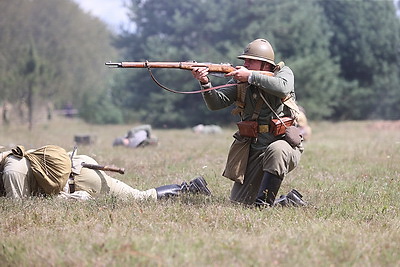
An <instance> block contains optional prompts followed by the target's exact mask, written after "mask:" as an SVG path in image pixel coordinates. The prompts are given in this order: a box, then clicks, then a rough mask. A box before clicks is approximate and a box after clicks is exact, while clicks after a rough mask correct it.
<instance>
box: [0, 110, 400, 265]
mask: <svg viewBox="0 0 400 267" xmlns="http://www.w3.org/2000/svg"><path fill="white" fill-rule="evenodd" d="M393 125H394V124H389V123H385V122H372V121H368V122H340V123H327V122H323V123H322V122H318V123H317V122H315V123H312V124H311V126H312V127H313V136H312V137H311V140H310V141H309V142H308V143H307V144H306V150H305V152H304V154H303V157H302V161H301V163H300V166H299V167H298V168H297V169H295V170H294V171H293V172H292V173H290V175H289V176H288V177H287V179H285V180H284V182H283V184H282V188H281V191H280V193H287V192H288V191H289V190H290V189H292V188H296V189H298V190H299V191H300V192H301V193H302V194H303V195H304V199H305V200H306V201H308V202H309V203H310V205H309V206H308V207H305V208H273V209H266V210H258V209H254V208H246V207H242V206H240V205H234V204H232V203H230V201H229V193H230V187H231V185H232V183H231V182H230V181H229V180H227V179H226V178H223V177H222V176H221V173H222V170H223V167H224V163H225V159H226V154H227V151H228V148H229V145H230V144H231V142H232V137H231V136H232V134H233V132H234V130H235V129H234V128H226V129H224V130H223V133H222V134H218V135H195V134H194V133H193V132H191V130H190V129H186V130H169V129H165V130H155V134H156V135H157V137H158V138H159V140H160V144H159V146H157V147H147V148H141V149H131V150H130V149H127V148H122V147H118V148H112V146H111V143H112V140H113V139H114V137H117V136H120V135H123V134H124V133H125V132H126V131H127V130H128V129H129V128H130V126H128V125H119V126H93V125H87V124H84V123H83V122H81V121H79V120H75V119H74V120H68V119H63V118H57V119H56V120H55V121H52V122H51V123H44V124H41V125H37V126H36V127H35V128H34V129H33V131H31V132H29V131H27V130H26V129H27V127H26V126H18V125H10V126H8V127H4V126H2V127H1V129H0V138H1V139H0V145H3V146H5V147H8V146H12V145H13V144H21V145H24V146H25V147H26V148H36V147H39V146H42V145H45V144H56V145H60V146H62V147H64V148H66V149H67V150H72V148H73V146H74V142H73V136H74V135H75V134H90V135H92V136H95V137H96V141H95V143H94V144H92V145H88V146H80V147H79V148H78V153H80V154H87V155H90V156H92V157H94V158H95V159H96V160H97V161H98V162H99V163H100V164H114V165H116V166H119V167H124V168H125V169H126V173H125V174H124V175H120V174H112V175H113V176H114V177H115V178H118V179H120V180H122V181H124V182H126V183H128V184H130V185H133V186H134V187H136V188H138V189H149V188H152V187H157V186H160V185H164V184H169V183H181V182H182V181H188V180H190V179H191V178H193V177H194V176H196V175H203V176H204V177H205V178H206V180H207V181H208V183H209V187H210V189H211V190H212V192H213V195H212V196H211V197H205V196H181V197H179V198H176V199H173V200H168V201H162V202H155V201H143V202H133V201H123V200H119V199H115V198H113V197H104V198H102V199H97V200H93V201H87V202H76V201H65V200H60V199H29V200H23V201H13V200H9V199H5V198H0V217H1V219H0V244H1V246H0V266H400V215H399V211H400V201H399V200H400V193H399V192H400V183H399V180H398V179H399V176H400V164H399V163H400V127H395V126H393ZM3 150H4V149H3Z"/></svg>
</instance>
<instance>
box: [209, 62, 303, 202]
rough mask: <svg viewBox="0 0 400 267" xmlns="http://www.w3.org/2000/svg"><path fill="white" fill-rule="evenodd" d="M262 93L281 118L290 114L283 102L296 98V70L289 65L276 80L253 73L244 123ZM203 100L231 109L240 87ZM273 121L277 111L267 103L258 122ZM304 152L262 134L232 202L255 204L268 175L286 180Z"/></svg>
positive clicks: (213, 107)
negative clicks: (285, 109)
mask: <svg viewBox="0 0 400 267" xmlns="http://www.w3.org/2000/svg"><path fill="white" fill-rule="evenodd" d="M229 83H236V81H234V80H231V81H230V82H229ZM210 87H211V84H210V83H209V84H207V85H203V88H210ZM258 90H261V91H262V92H264V96H265V99H266V100H267V101H268V103H269V104H270V105H271V107H272V108H274V109H275V112H276V113H277V114H278V115H279V116H283V115H288V114H284V105H283V104H282V100H281V99H283V98H285V97H286V96H287V95H289V94H291V95H292V96H293V97H294V75H293V72H292V70H291V69H290V68H289V67H287V66H285V67H283V68H282V69H281V70H279V71H277V72H276V73H275V75H274V76H273V77H271V76H267V75H263V74H260V73H256V72H253V74H252V76H251V78H250V83H249V87H248V89H247V91H246V97H245V107H244V111H243V115H242V119H243V120H250V119H251V117H252V115H253V113H254V109H255V106H256V102H257V92H258ZM203 98H204V101H205V103H206V105H207V107H208V108H209V109H210V110H218V109H222V108H226V107H229V106H231V105H232V104H234V103H235V101H236V100H237V86H230V87H224V88H220V89H217V90H211V91H207V92H203ZM271 118H275V116H274V115H273V112H272V111H271V110H270V108H269V107H268V106H267V105H266V104H265V103H263V105H262V108H261V111H260V115H259V117H258V120H257V121H258V123H259V125H268V124H269V123H270V121H271ZM302 152H303V147H302V145H300V146H299V147H296V148H293V147H292V146H290V145H289V144H288V143H287V142H286V141H284V140H283V139H282V137H281V136H278V137H275V136H274V135H273V134H272V133H259V134H258V137H257V138H254V139H253V141H252V143H251V146H250V152H249V159H248V163H247V168H246V172H245V175H244V182H243V184H242V183H240V182H235V183H234V185H233V187H232V190H231V197H230V199H231V200H232V201H234V202H239V203H244V204H253V203H254V201H255V199H256V197H257V193H258V189H259V187H260V184H261V180H262V177H263V174H264V172H269V173H271V174H274V175H276V176H279V177H281V178H282V179H283V178H284V177H285V176H286V175H287V174H288V173H289V172H290V171H291V170H293V169H294V168H295V167H296V166H297V165H298V163H299V161H300V157H301V154H302Z"/></svg>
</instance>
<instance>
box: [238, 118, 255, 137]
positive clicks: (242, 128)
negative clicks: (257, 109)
mask: <svg viewBox="0 0 400 267" xmlns="http://www.w3.org/2000/svg"><path fill="white" fill-rule="evenodd" d="M236 125H237V126H238V129H239V134H240V135H241V136H245V137H257V135H258V122H257V121H240V122H238V123H236Z"/></svg>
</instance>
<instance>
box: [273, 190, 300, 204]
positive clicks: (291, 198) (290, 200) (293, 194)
mask: <svg viewBox="0 0 400 267" xmlns="http://www.w3.org/2000/svg"><path fill="white" fill-rule="evenodd" d="M302 198H303V195H302V194H300V192H299V191H297V190H296V189H292V190H290V192H289V193H287V195H282V196H280V198H279V199H277V200H276V201H275V203H274V206H277V205H279V206H283V207H289V206H293V207H301V206H306V205H307V202H305V201H304V200H303V199H302Z"/></svg>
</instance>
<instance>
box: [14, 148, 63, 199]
mask: <svg viewBox="0 0 400 267" xmlns="http://www.w3.org/2000/svg"><path fill="white" fill-rule="evenodd" d="M12 152H13V155H15V156H17V157H22V156H24V157H25V158H27V159H28V160H29V162H30V165H31V170H32V173H33V176H34V177H35V180H36V182H37V183H38V185H39V186H40V187H41V188H42V189H43V190H44V192H45V193H46V194H49V195H52V194H58V193H59V192H60V191H61V190H62V189H63V187H64V186H65V184H66V183H67V180H68V177H69V175H70V173H71V159H70V158H69V156H68V154H67V152H66V151H65V149H64V148H62V147H59V146H56V145H46V146H43V147H41V148H38V149H36V150H32V151H31V150H30V151H26V152H25V148H24V147H23V146H17V147H16V148H15V149H13V150H12Z"/></svg>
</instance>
